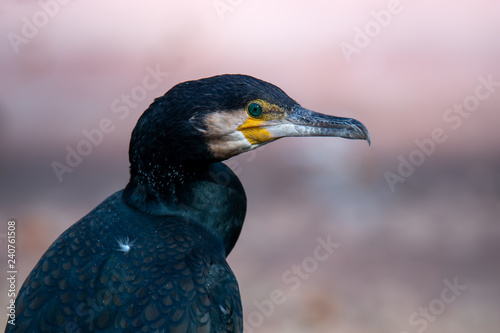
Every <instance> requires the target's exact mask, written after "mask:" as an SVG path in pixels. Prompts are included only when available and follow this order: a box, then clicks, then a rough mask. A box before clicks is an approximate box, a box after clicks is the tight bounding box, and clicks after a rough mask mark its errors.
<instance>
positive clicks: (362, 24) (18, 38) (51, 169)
mask: <svg viewBox="0 0 500 333" xmlns="http://www.w3.org/2000/svg"><path fill="white" fill-rule="evenodd" d="M63 2H64V1H62V0H61V2H59V1H57V0H42V1H31V0H24V1H14V0H4V1H2V4H1V5H0V35H1V38H0V221H2V222H1V224H0V226H1V229H0V247H1V251H0V262H1V264H0V265H1V267H2V271H7V268H6V267H7V245H6V244H7V242H6V232H7V221H8V220H9V219H15V220H16V222H17V224H16V228H17V229H16V231H17V252H16V259H17V261H16V264H17V270H18V275H17V289H18V290H19V289H20V287H21V285H22V282H23V281H24V279H25V278H26V276H27V275H28V274H29V272H30V271H31V269H32V268H33V266H34V265H35V264H36V262H37V261H38V259H39V258H40V256H41V255H42V254H43V253H44V252H45V250H46V249H47V248H48V246H49V245H50V244H51V243H52V242H53V241H54V240H55V239H56V238H57V237H58V236H59V235H60V234H61V233H62V232H63V231H64V230H65V229H66V228H68V227H69V226H70V225H71V224H73V223H74V222H76V221H77V220H79V219H80V218H81V217H83V216H84V215H85V214H87V213H88V212H89V211H90V210H91V209H93V208H94V207H95V206H96V205H98V204H99V203H100V202H101V201H103V200H104V199H105V198H106V197H107V196H109V195H110V194H112V193H114V192H115V191H117V190H120V189H121V188H123V187H124V186H125V184H126V183H127V181H128V157H127V150H128V142H129V139H130V133H131V131H132V129H133V127H134V125H135V123H136V121H137V119H138V118H139V116H140V115H141V113H142V112H143V110H144V109H146V108H147V106H148V105H149V104H150V103H151V102H152V101H153V99H154V98H155V97H157V96H160V95H162V94H164V93H165V92H166V91H167V90H168V89H169V88H171V87H172V86H173V85H174V84H176V83H178V82H182V81H186V80H191V79H198V78H202V77H207V76H212V75H216V74H221V73H244V74H249V75H252V76H255V77H258V78H260V79H263V80H266V81H269V82H272V83H274V84H276V85H278V86H279V87H281V88H282V89H283V90H285V91H286V92H287V93H288V94H289V95H290V96H291V97H292V98H294V99H296V100H297V101H298V102H299V103H301V104H302V105H303V106H305V107H307V108H309V109H312V110H316V111H319V112H323V113H328V114H333V115H339V116H346V117H354V118H356V119H358V120H360V121H362V122H363V123H364V124H365V125H366V126H367V127H368V129H369V130H370V134H371V137H372V145H371V146H370V147H368V145H367V144H366V142H364V141H348V140H342V139H332V138H307V139H303V138H302V139H301V138H297V139H295V138H293V139H283V140H280V141H278V142H276V143H273V144H271V145H268V146H265V147H264V148H262V149H259V150H256V151H255V152H254V153H249V154H246V155H241V156H238V157H236V158H233V159H231V160H229V161H228V162H227V164H228V165H229V166H230V167H232V168H233V170H235V172H236V173H237V174H238V176H239V177H240V179H241V181H242V183H243V185H244V187H245V189H246V192H247V196H248V213H247V219H246V223H245V226H244V229H243V232H242V234H241V237H240V239H239V242H238V243H237V245H236V247H235V249H234V250H233V252H232V253H231V254H230V256H229V258H228V261H229V263H230V265H231V267H232V269H233V271H234V273H235V275H236V277H237V278H238V280H239V283H240V289H241V295H242V300H243V307H244V319H245V331H246V332H262V333H264V332H346V333H358V332H359V333H387V332H395V333H400V332H407V333H413V332H420V333H421V332H424V331H425V332H429V333H431V332H439V333H443V332H454V333H461V332H498V327H499V326H500V317H499V316H498V313H499V309H500V285H499V281H500V265H499V261H498V258H499V255H500V242H499V240H500V221H499V220H500V200H499V199H500V172H499V171H500V154H499V152H500V151H499V146H500V135H499V134H498V133H499V131H498V126H499V124H500V113H499V111H500V110H499V106H500V62H499V59H500V38H499V37H498V36H499V35H500V20H498V13H499V12H500V2H498V1H492V0H490V1H488V0H482V1H474V2H472V1H462V2H457V1H440V2H435V1H434V2H433V1H409V0H401V1H396V0H392V1H361V0H358V1H352V0H349V1H347V0H342V1H316V2H304V1H295V0H294V1H290V0H289V1H286V2H285V1H275V2H269V1H267V2H266V1H263V0H256V1H245V0H238V1H237V0H220V1H218V0H216V1H214V0H206V1H201V0H198V1H189V2H188V1H185V2H180V1H147V2H144V1H142V2H139V1H130V0H128V1H123V0H122V1H117V0H109V1H105V2H103V1H96V0H88V1H72V2H68V3H63ZM488 82H489V83H488ZM497 82H498V83H497ZM103 119H104V122H108V124H111V126H110V127H109V128H108V133H103V135H102V138H100V139H99V140H97V139H95V140H94V141H95V143H94V144H90V145H89V144H88V139H87V138H86V136H85V133H89V132H92V131H93V130H95V129H98V128H100V126H101V122H102V121H103ZM105 119H108V120H105ZM98 137H99V136H97V137H96V138H98ZM85 141H87V143H84V142H85ZM78 150H79V151H81V152H83V155H85V156H80V159H79V158H77V157H74V156H73V157H71V158H70V161H71V163H72V165H68V162H67V161H66V159H67V155H68V154H70V153H69V152H70V151H78ZM61 166H65V167H63V168H62V169H61ZM56 169H57V170H59V171H58V172H57V171H56ZM318 238H320V239H321V240H322V241H323V242H327V240H330V241H331V242H334V243H335V244H337V246H336V248H335V249H334V250H333V252H332V253H331V254H330V253H328V256H327V257H326V259H324V257H322V260H323V259H324V260H323V261H321V260H319V259H318V257H315V250H316V248H317V247H318V246H320V244H321V241H318ZM316 252H317V251H316ZM325 253H327V252H326V250H325V252H321V254H322V255H324V254H325ZM5 274H6V273H5ZM453 284H455V287H453V288H451V289H450V286H452V285H453ZM457 285H458V287H457ZM0 287H1V289H0V290H2V293H1V295H0V299H1V300H2V304H5V305H6V304H8V303H7V302H8V297H7V292H6V290H7V280H6V279H5V277H4V278H2V279H0ZM447 288H448V290H446V289H447ZM457 288H458V289H457ZM452 289H453V290H452ZM4 290H5V291H4ZM276 290H278V293H279V292H282V294H283V297H281V298H280V299H279V300H280V301H279V304H276V303H273V305H272V306H271V305H269V304H270V302H271V301H269V300H271V299H272V298H273V296H272V295H275V294H276ZM443 295H445V297H444V298H443ZM452 296H454V297H452ZM2 308H3V309H4V310H2V311H6V310H5V307H2ZM3 318H5V317H3ZM2 320H3V319H2Z"/></svg>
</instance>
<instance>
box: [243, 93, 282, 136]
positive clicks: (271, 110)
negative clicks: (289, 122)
mask: <svg viewBox="0 0 500 333" xmlns="http://www.w3.org/2000/svg"><path fill="white" fill-rule="evenodd" d="M253 103H255V104H259V105H260V106H261V107H262V114H261V115H260V116H258V117H255V116H252V115H251V114H250V113H249V112H248V106H249V105H251V104H253ZM245 111H246V112H247V115H248V119H247V120H246V121H245V122H244V123H243V124H241V125H240V126H239V127H238V131H240V132H241V133H243V135H244V136H245V138H246V139H247V140H248V142H249V143H250V144H251V145H256V144H262V143H266V142H269V141H272V140H276V139H278V138H274V137H273V136H272V135H271V133H269V131H268V130H267V129H266V123H268V122H269V121H272V120H279V119H284V118H285V117H286V111H285V110H284V109H282V108H281V107H279V106H277V105H274V104H271V103H268V102H266V101H263V100H261V99H256V100H253V101H250V102H249V103H248V104H247V106H246V107H245Z"/></svg>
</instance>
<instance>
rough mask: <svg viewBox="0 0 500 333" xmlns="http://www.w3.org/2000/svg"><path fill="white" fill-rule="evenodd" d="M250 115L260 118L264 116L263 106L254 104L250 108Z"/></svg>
mask: <svg viewBox="0 0 500 333" xmlns="http://www.w3.org/2000/svg"><path fill="white" fill-rule="evenodd" d="M248 113H249V114H250V115H251V116H252V117H258V116H260V115H261V114H262V106H260V105H259V104H257V103H252V104H250V105H249V106H248Z"/></svg>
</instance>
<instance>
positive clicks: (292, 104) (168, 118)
mask: <svg viewBox="0 0 500 333" xmlns="http://www.w3.org/2000/svg"><path fill="white" fill-rule="evenodd" d="M306 136H331V137H342V138H347V139H362V140H367V141H368V143H370V135H369V134H368V130H367V129H366V127H365V126H364V125H363V124H362V123H361V122H359V121H358V120H355V119H351V118H341V117H336V116H331V115H325V114H321V113H317V112H314V111H311V110H308V109H306V108H303V107H302V106H301V105H300V104H298V103H297V102H296V101H295V100H293V99H292V98H290V97H289V96H288V95H287V94H286V93H285V92H284V91H283V90H281V89H280V88H278V87H277V86H275V85H273V84H271V83H268V82H265V81H262V80H259V79H257V78H254V77H251V76H247V75H229V74H227V75H219V76H213V77H209V78H204V79H200V80H195V81H187V82H183V83H179V84H177V85H176V86H174V87H173V88H171V89H170V90H169V91H168V92H167V93H166V94H165V95H164V96H162V97H160V98H157V99H156V100H155V102H153V104H151V106H150V107H149V108H148V110H146V111H145V112H144V114H143V116H142V117H141V119H139V121H138V123H137V126H136V128H135V129H134V133H133V134H132V140H131V146H130V159H131V162H132V166H133V164H134V163H144V162H145V161H148V162H149V164H151V165H152V166H151V167H154V166H155V165H156V164H158V163H160V164H164V162H165V163H166V165H165V166H168V165H170V166H171V165H174V164H178V165H183V166H186V165H190V164H203V163H212V162H217V161H222V160H225V159H227V158H230V157H232V156H235V155H238V154H241V153H244V152H247V151H250V150H252V149H255V148H257V147H260V146H262V145H264V144H267V143H269V142H272V141H274V140H277V139H280V138H283V137H306ZM144 157H147V158H144ZM144 167H146V166H144Z"/></svg>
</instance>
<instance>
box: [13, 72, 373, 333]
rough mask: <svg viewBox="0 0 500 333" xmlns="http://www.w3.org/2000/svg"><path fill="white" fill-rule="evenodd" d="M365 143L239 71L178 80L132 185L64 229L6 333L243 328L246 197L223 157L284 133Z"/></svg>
mask: <svg viewBox="0 0 500 333" xmlns="http://www.w3.org/2000/svg"><path fill="white" fill-rule="evenodd" d="M297 136H338V137H343V138H348V139H363V140H367V141H368V143H369V142H370V137H369V134H368V131H367V129H366V127H365V126H364V125H363V124H362V123H361V122H359V121H357V120H355V119H349V118H339V117H334V116H329V115H324V114H319V113H316V112H313V111H310V110H307V109H305V108H303V107H301V106H300V105H299V104H298V103H297V102H296V101H294V100H293V99H292V98H290V97H288V95H287V94H286V93H285V92H284V91H283V90H281V89H280V88H278V87H276V86H274V85H272V84H270V83H268V82H264V81H262V80H259V79H256V78H254V77H251V76H246V75H219V76H214V77H209V78H205V79H200V80H196V81H188V82H184V83H180V84H177V85H176V86H174V87H173V88H171V89H170V90H169V91H168V92H167V93H166V94H165V95H163V96H161V97H159V98H157V99H155V101H154V102H153V103H152V104H151V105H150V106H149V108H148V109H147V110H146V111H145V112H144V114H143V115H142V116H141V117H140V119H139V120H138V122H137V125H136V127H135V129H134V130H133V133H132V137H131V141H130V149H129V159H130V182H129V183H128V185H127V186H126V187H125V189H124V190H121V191H118V192H117V193H115V194H113V195H111V196H110V197H109V198H107V199H106V200H104V202H102V203H101V204H100V205H99V206H97V207H96V208H95V209H94V210H93V211H91V212H90V213H89V214H88V215H86V216H85V217H83V218H82V219H81V220H80V221H78V222H76V223H75V224H74V225H72V226H71V227H70V228H69V229H68V230H66V231H65V232H64V233H63V234H62V235H61V236H60V237H59V238H58V239H57V240H56V241H55V242H54V243H53V244H52V245H51V246H50V248H49V249H48V250H47V252H46V253H45V254H44V255H43V256H42V258H41V259H40V261H39V262H38V264H37V265H36V266H35V268H34V269H33V271H32V272H31V274H30V275H29V276H28V278H27V279H26V281H25V282H24V284H23V286H22V288H21V290H20V292H19V295H18V297H17V299H16V310H15V314H16V318H15V326H13V325H10V324H7V330H6V331H7V332H14V331H15V332H29V333H33V332H242V330H243V320H242V309H241V301H240V294H239V290H238V283H237V281H236V278H235V276H234V275H233V272H232V271H231V268H230V267H229V266H228V264H227V262H226V256H227V255H228V254H229V253H230V252H231V250H232V248H233V246H234V244H235V243H236V240H237V239H238V236H239V234H240V231H241V227H242V225H243V220H244V217H245V213H246V196H245V192H244V190H243V187H242V185H241V183H240V181H239V180H238V178H237V177H236V175H235V174H234V173H233V172H232V171H231V170H230V169H229V168H228V167H226V166H225V165H224V164H222V163H220V162H221V161H223V160H225V159H227V158H229V157H232V156H235V155H238V154H240V153H244V152H247V151H249V150H252V149H255V148H257V147H260V146H262V145H264V144H266V143H269V142H272V141H274V140H276V139H279V138H282V137H297Z"/></svg>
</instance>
